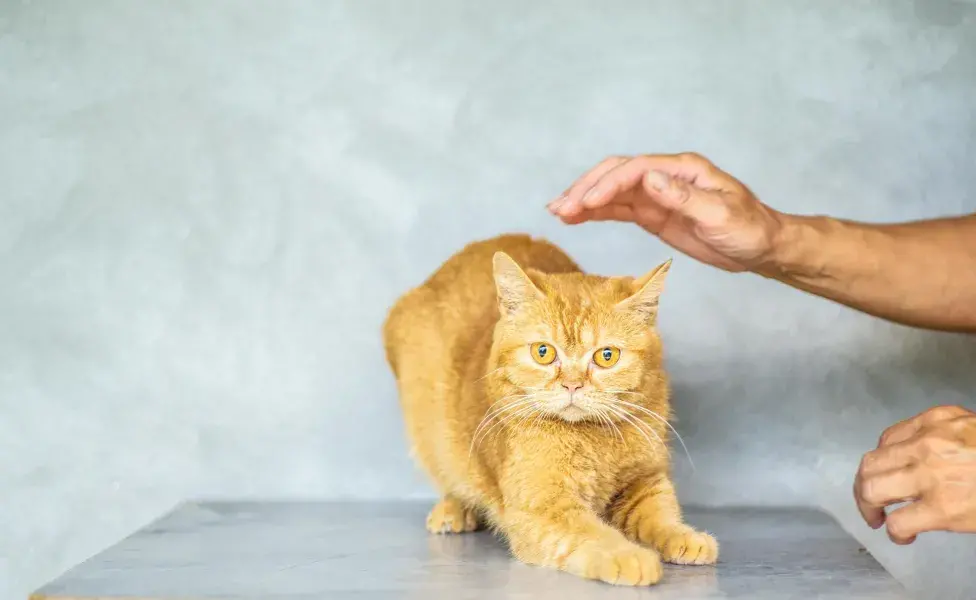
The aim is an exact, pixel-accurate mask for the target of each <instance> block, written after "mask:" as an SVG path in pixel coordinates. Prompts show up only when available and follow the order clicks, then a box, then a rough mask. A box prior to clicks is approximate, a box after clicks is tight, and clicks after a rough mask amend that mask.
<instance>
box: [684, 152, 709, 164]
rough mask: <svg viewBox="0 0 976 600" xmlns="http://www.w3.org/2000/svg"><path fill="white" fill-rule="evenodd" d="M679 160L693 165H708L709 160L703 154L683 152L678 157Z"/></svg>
mask: <svg viewBox="0 0 976 600" xmlns="http://www.w3.org/2000/svg"><path fill="white" fill-rule="evenodd" d="M678 158H680V159H681V160H682V161H685V162H687V163H691V164H703V163H708V159H707V158H705V157H704V156H702V155H701V154H699V153H698V152H682V153H681V154H679V155H678Z"/></svg>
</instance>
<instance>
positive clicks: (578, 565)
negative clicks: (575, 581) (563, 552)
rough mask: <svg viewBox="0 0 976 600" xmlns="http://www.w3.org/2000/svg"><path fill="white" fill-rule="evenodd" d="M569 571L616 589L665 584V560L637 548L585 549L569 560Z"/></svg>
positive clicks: (596, 545)
mask: <svg viewBox="0 0 976 600" xmlns="http://www.w3.org/2000/svg"><path fill="white" fill-rule="evenodd" d="M566 570H567V571H570V572H573V573H576V574H578V575H581V576H583V577H586V578H589V579H599V580H601V581H605V582H607V583H612V584H614V585H630V586H646V585H653V584H655V583H657V582H658V581H660V580H661V559H660V558H658V555H657V553H656V552H654V551H653V550H651V549H649V548H642V547H640V546H638V545H636V544H621V545H617V546H611V547H607V546H603V545H600V544H593V545H585V546H582V547H580V548H579V549H577V550H576V552H573V553H572V554H571V555H570V556H569V557H567V559H566Z"/></svg>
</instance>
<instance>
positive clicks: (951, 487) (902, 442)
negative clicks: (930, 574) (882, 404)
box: [854, 406, 976, 544]
mask: <svg viewBox="0 0 976 600" xmlns="http://www.w3.org/2000/svg"><path fill="white" fill-rule="evenodd" d="M854 498H855V500H856V501H857V506H858V509H859V510H860V511H861V516H862V517H864V520H865V521H867V523H868V525H870V526H871V527H873V528H875V529H877V528H879V527H881V526H882V525H884V524H885V523H887V525H888V527H887V530H888V537H890V538H891V540H892V541H893V542H895V543H896V544H910V543H912V542H913V541H915V536H917V535H918V534H919V533H922V532H924V531H938V530H943V531H955V532H969V533H976V413H974V412H972V411H970V410H967V409H965V408H961V407H958V406H937V407H935V408H930V409H929V410H927V411H925V412H923V413H922V414H920V415H918V416H916V417H913V418H911V419H908V420H905V421H902V422H900V423H897V424H895V425H892V426H891V427H889V428H888V429H886V430H885V432H884V433H883V434H882V435H881V439H880V441H879V442H878V448H877V449H875V450H872V451H871V452H868V453H867V454H865V455H864V458H863V459H862V460H861V466H860V467H859V468H858V471H857V476H856V477H855V479H854ZM905 501H908V502H910V503H909V504H906V505H905V506H903V507H900V508H898V509H896V510H894V511H892V512H890V513H888V514H885V510H884V509H885V507H886V506H889V505H891V504H897V503H899V502H905Z"/></svg>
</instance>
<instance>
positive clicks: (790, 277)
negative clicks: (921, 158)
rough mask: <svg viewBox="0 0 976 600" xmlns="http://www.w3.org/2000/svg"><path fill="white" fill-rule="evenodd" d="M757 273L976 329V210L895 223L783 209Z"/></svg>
mask: <svg viewBox="0 0 976 600" xmlns="http://www.w3.org/2000/svg"><path fill="white" fill-rule="evenodd" d="M758 272H759V273H760V274H761V275H764V276H766V277H770V278H773V279H777V280H779V281H782V282H784V283H786V284H788V285H791V286H793V287H795V288H797V289H801V290H804V291H807V292H810V293H813V294H816V295H818V296H822V297H824V298H829V299H831V300H834V301H837V302H840V303H842V304H845V305H847V306H850V307H851V308H854V309H857V310H860V311H862V312H865V313H868V314H872V315H875V316H878V317H881V318H884V319H887V320H890V321H894V322H897V323H902V324H905V325H910V326H915V327H922V328H926V329H938V330H947V331H965V332H976V215H969V216H965V217H958V218H945V219H934V220H929V221H917V222H912V223H904V224H894V225H875V224H866V223H856V222H851V221H843V220H839V219H832V218H829V217H800V216H792V215H783V228H782V232H781V235H780V236H779V238H778V239H777V241H776V243H775V244H774V251H773V252H772V254H771V256H770V260H769V261H768V262H767V264H766V265H765V266H763V267H762V268H761V269H758Z"/></svg>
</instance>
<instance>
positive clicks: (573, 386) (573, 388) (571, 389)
mask: <svg viewBox="0 0 976 600" xmlns="http://www.w3.org/2000/svg"><path fill="white" fill-rule="evenodd" d="M563 387H564V388H566V389H567V390H568V391H569V393H570V394H572V393H573V392H575V391H576V390H578V389H580V388H581V387H583V384H582V383H563Z"/></svg>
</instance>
